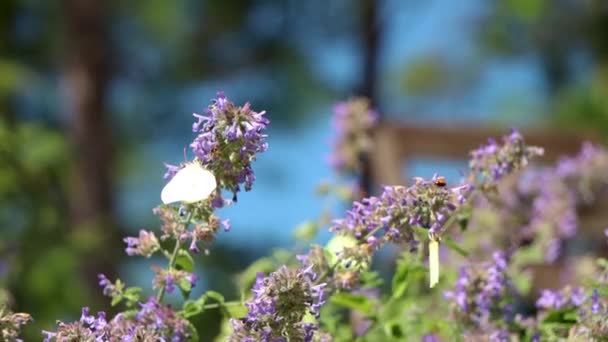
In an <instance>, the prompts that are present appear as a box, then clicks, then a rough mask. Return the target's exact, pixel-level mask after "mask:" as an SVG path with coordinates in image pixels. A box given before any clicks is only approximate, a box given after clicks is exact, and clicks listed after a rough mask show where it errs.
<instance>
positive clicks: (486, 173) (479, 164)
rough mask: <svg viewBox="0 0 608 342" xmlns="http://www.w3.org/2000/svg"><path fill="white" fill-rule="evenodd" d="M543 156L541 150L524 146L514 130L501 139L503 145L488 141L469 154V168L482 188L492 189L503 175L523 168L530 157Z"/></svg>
mask: <svg viewBox="0 0 608 342" xmlns="http://www.w3.org/2000/svg"><path fill="white" fill-rule="evenodd" d="M542 154H543V149H542V148H540V147H535V146H526V144H525V142H524V139H523V137H522V136H521V134H519V132H517V131H516V130H512V131H511V133H510V134H509V135H507V136H505V137H503V144H502V145H500V144H498V143H497V141H496V140H494V139H490V140H489V141H488V143H487V144H486V145H483V146H481V147H479V148H478V149H476V150H474V151H472V152H471V160H470V161H469V167H470V169H471V171H472V172H473V173H474V174H476V175H478V176H479V177H480V178H481V179H478V182H479V183H481V184H482V186H483V187H492V186H493V185H494V183H495V182H497V181H498V180H500V179H502V178H503V177H504V176H505V175H507V174H510V173H512V172H513V171H516V170H519V169H521V168H522V167H525V166H526V165H527V164H528V162H529V160H530V159H531V158H532V157H535V156H540V155H542Z"/></svg>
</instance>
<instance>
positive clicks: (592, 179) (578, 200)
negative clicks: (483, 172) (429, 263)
mask: <svg viewBox="0 0 608 342" xmlns="http://www.w3.org/2000/svg"><path fill="white" fill-rule="evenodd" d="M606 168H608V153H607V151H606V150H604V149H601V148H598V147H594V146H593V145H590V144H585V145H584V146H583V148H582V150H581V152H579V153H578V155H576V156H575V157H570V158H562V159H561V160H560V162H559V163H557V165H555V166H552V167H542V168H541V167H529V168H527V169H526V170H524V171H523V172H522V173H521V174H520V175H519V177H517V178H503V179H502V180H501V181H500V182H499V183H498V184H497V188H496V189H497V193H496V195H497V196H493V197H492V198H490V199H488V200H487V201H485V202H483V201H476V202H475V207H476V208H475V209H476V211H478V212H479V211H480V210H487V211H488V214H492V215H493V216H494V217H495V218H496V221H498V222H496V221H493V220H486V222H492V225H493V226H496V227H501V229H500V230H497V229H493V227H488V226H485V224H484V223H483V222H482V221H479V222H478V221H476V220H475V217H474V218H473V224H472V225H471V226H474V227H475V229H479V230H484V231H490V232H492V233H493V234H492V236H489V237H488V239H491V240H492V241H493V243H494V244H495V245H498V246H499V247H500V248H504V249H507V248H512V247H515V248H519V247H525V246H526V245H529V244H531V243H534V245H535V246H540V248H541V250H542V252H543V254H544V258H545V261H546V262H549V263H552V262H555V261H556V260H558V258H559V257H560V256H561V254H562V248H563V246H564V243H565V242H566V240H567V239H570V238H572V237H574V236H575V234H576V233H577V231H578V225H579V222H578V221H579V218H578V212H577V209H578V208H579V207H581V206H583V205H589V204H590V203H591V202H590V201H591V200H592V199H594V198H597V196H598V194H599V193H600V192H601V191H603V189H606V187H607V186H608V176H606V175H605V174H606V172H605V169H606ZM590 184H591V186H590ZM513 237H517V238H516V239H513Z"/></svg>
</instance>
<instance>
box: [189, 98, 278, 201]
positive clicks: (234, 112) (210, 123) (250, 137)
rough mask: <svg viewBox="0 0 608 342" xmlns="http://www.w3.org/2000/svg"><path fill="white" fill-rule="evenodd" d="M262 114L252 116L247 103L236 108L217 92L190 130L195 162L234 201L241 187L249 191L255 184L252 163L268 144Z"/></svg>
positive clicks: (266, 121) (197, 115)
mask: <svg viewBox="0 0 608 342" xmlns="http://www.w3.org/2000/svg"><path fill="white" fill-rule="evenodd" d="M264 115H265V111H262V112H259V113H258V112H255V111H253V110H252V109H251V106H250V104H249V103H245V104H244V105H243V106H236V105H235V104H234V103H232V102H231V101H229V100H228V98H227V97H226V96H225V95H224V93H222V92H219V93H218V94H217V98H216V99H214V100H212V101H211V104H210V105H209V106H208V107H207V109H206V110H205V115H200V114H194V117H195V118H196V119H197V122H195V123H194V124H193V126H192V129H193V131H194V132H195V133H197V134H198V135H197V137H196V138H195V139H194V141H193V142H192V143H191V144H190V147H191V148H192V151H193V152H194V155H195V156H196V159H198V160H199V161H200V162H201V163H202V165H203V166H204V167H205V168H206V169H208V170H210V171H211V172H213V174H214V175H215V177H216V179H217V182H218V186H219V187H221V188H223V189H226V190H228V191H231V192H232V193H233V194H234V198H236V194H237V193H238V192H239V191H240V189H241V186H242V185H244V186H245V191H249V190H250V189H251V187H252V185H253V182H254V180H255V175H254V172H253V169H252V167H251V163H252V162H253V161H254V160H255V159H256V155H257V154H258V153H261V152H264V151H266V149H267V148H268V143H267V142H266V134H264V133H263V132H264V131H265V129H266V126H267V125H268V124H269V123H270V122H269V121H268V119H267V118H266V117H265V116H264Z"/></svg>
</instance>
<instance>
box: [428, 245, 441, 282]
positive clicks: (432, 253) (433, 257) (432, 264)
mask: <svg viewBox="0 0 608 342" xmlns="http://www.w3.org/2000/svg"><path fill="white" fill-rule="evenodd" d="M429 270H430V272H429V273H430V277H429V286H430V287H435V285H437V283H438V282H439V241H437V240H435V239H433V238H432V239H431V241H429Z"/></svg>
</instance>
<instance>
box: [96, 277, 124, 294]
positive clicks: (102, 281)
mask: <svg viewBox="0 0 608 342" xmlns="http://www.w3.org/2000/svg"><path fill="white" fill-rule="evenodd" d="M97 279H99V286H101V288H102V293H103V295H104V296H108V297H114V296H115V295H118V294H120V292H121V291H122V289H120V288H117V287H116V285H114V284H113V283H112V282H111V281H110V279H108V278H107V277H106V276H105V275H104V274H102V273H100V274H98V275H97Z"/></svg>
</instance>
